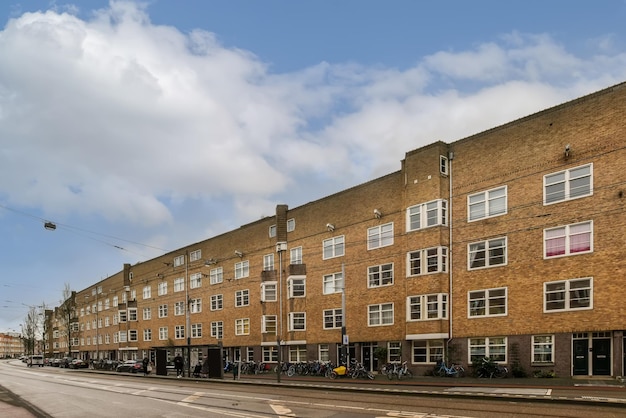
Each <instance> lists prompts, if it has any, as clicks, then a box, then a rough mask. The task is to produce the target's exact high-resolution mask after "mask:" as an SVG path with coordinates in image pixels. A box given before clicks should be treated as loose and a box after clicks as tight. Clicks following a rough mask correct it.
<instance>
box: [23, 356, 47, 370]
mask: <svg viewBox="0 0 626 418" xmlns="http://www.w3.org/2000/svg"><path fill="white" fill-rule="evenodd" d="M26 364H27V365H28V367H33V366H39V367H43V356H39V355H36V354H35V355H32V356H30V357H29V358H28V363H26Z"/></svg>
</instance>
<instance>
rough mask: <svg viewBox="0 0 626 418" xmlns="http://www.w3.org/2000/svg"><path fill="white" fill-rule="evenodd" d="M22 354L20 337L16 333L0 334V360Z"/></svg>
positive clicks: (22, 346)
mask: <svg viewBox="0 0 626 418" xmlns="http://www.w3.org/2000/svg"><path fill="white" fill-rule="evenodd" d="M23 353H24V345H23V344H22V338H21V335H20V334H19V333H17V332H0V358H16V357H19V356H20V355H22V354H23Z"/></svg>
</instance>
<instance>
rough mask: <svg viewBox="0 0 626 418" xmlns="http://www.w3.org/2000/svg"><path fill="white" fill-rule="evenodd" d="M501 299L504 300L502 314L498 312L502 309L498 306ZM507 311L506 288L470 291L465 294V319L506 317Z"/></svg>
mask: <svg viewBox="0 0 626 418" xmlns="http://www.w3.org/2000/svg"><path fill="white" fill-rule="evenodd" d="M481 293H482V297H481ZM502 293H503V294H502ZM502 299H504V312H499V310H500V309H502V305H501V304H498V301H500V300H502ZM508 310H509V295H508V287H496V288H492V289H479V290H470V291H468V292H467V317H468V318H470V319H471V318H488V317H496V316H507V315H508ZM492 311H493V313H492ZM481 312H482V313H481Z"/></svg>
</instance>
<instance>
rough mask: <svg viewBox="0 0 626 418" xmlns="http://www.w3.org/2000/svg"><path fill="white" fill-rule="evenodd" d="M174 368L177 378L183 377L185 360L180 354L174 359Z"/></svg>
mask: <svg viewBox="0 0 626 418" xmlns="http://www.w3.org/2000/svg"><path fill="white" fill-rule="evenodd" d="M174 368H175V369H176V377H181V376H182V374H183V358H182V357H181V356H180V354H177V355H176V357H174Z"/></svg>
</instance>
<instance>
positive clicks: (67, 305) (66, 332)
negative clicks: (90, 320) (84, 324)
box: [57, 283, 78, 356]
mask: <svg viewBox="0 0 626 418" xmlns="http://www.w3.org/2000/svg"><path fill="white" fill-rule="evenodd" d="M57 318H58V320H59V325H60V327H59V328H60V331H61V334H62V335H63V336H64V337H65V342H66V344H67V356H71V355H72V338H73V336H74V335H75V333H76V331H77V329H75V328H77V325H78V323H77V322H76V292H75V291H72V289H71V288H70V284H69V283H65V286H64V287H63V296H62V299H61V301H60V303H59V307H58V308H57Z"/></svg>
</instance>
